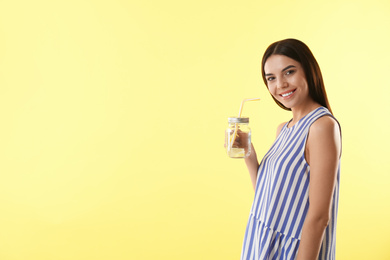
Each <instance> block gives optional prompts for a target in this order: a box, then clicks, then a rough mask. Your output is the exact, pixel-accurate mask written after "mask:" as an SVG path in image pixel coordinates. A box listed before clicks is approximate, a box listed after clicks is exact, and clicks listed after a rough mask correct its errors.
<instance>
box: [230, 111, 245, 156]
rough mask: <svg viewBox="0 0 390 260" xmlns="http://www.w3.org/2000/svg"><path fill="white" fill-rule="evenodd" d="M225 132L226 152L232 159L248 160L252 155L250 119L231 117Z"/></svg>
mask: <svg viewBox="0 0 390 260" xmlns="http://www.w3.org/2000/svg"><path fill="white" fill-rule="evenodd" d="M228 123H229V127H228V128H227V129H226V132H225V138H226V139H225V147H226V152H227V154H228V155H229V157H231V158H247V157H248V156H249V155H250V153H251V129H250V128H249V118H248V117H229V118H228Z"/></svg>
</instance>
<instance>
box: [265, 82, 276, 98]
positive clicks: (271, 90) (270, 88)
mask: <svg viewBox="0 0 390 260" xmlns="http://www.w3.org/2000/svg"><path fill="white" fill-rule="evenodd" d="M267 88H268V91H269V93H271V95H272V96H275V94H276V87H275V86H273V85H272V84H271V85H268V86H267Z"/></svg>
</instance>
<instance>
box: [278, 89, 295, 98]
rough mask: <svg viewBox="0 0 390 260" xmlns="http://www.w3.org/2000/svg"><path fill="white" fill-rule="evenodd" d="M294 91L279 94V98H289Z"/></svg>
mask: <svg viewBox="0 0 390 260" xmlns="http://www.w3.org/2000/svg"><path fill="white" fill-rule="evenodd" d="M295 90H296V89H294V90H292V91H290V92H287V93H283V94H280V96H282V97H284V98H285V97H289V96H290V95H292V94H293V93H294V92H295Z"/></svg>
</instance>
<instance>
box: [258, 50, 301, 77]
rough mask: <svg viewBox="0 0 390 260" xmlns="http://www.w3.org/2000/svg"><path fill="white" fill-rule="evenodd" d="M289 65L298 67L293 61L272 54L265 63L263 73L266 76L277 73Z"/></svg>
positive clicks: (296, 62) (298, 64)
mask: <svg viewBox="0 0 390 260" xmlns="http://www.w3.org/2000/svg"><path fill="white" fill-rule="evenodd" d="M290 65H293V66H296V67H300V63H299V62H298V61H296V60H294V59H291V58H289V57H287V56H284V55H279V54H273V55H271V56H270V57H269V58H268V59H267V61H266V62H265V64H264V72H265V73H266V74H267V73H275V72H279V71H282V70H283V69H284V68H286V67H287V66H290Z"/></svg>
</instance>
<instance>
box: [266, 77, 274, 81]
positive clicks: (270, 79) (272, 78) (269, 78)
mask: <svg viewBox="0 0 390 260" xmlns="http://www.w3.org/2000/svg"><path fill="white" fill-rule="evenodd" d="M274 79H275V77H268V78H267V81H272V80H274Z"/></svg>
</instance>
